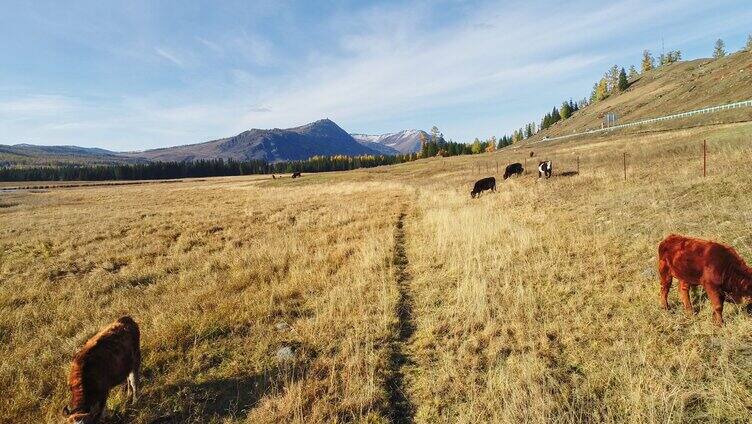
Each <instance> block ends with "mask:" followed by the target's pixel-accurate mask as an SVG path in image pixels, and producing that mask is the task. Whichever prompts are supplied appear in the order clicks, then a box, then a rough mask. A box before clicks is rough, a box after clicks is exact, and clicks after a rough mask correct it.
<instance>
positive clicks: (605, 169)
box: [465, 139, 752, 181]
mask: <svg viewBox="0 0 752 424" xmlns="http://www.w3.org/2000/svg"><path fill="white" fill-rule="evenodd" d="M724 144H726V143H722V144H720V145H714V147H713V150H714V155H713V158H714V161H713V163H711V162H709V159H710V158H711V156H710V154H711V150H710V147H711V145H710V144H709V143H708V142H707V140H704V139H700V140H697V141H696V142H692V143H688V144H684V145H682V146H681V147H680V148H679V150H677V149H675V148H674V149H667V150H666V151H665V152H663V153H660V152H656V151H644V150H643V149H640V148H630V147H627V148H621V149H616V150H613V151H603V152H597V153H580V152H542V153H540V154H539V152H533V150H529V151H520V152H517V153H515V154H512V155H509V156H506V157H505V158H503V159H495V158H494V159H490V160H488V159H486V160H477V161H473V162H471V163H469V164H468V165H466V166H467V167H466V168H465V170H466V172H467V171H469V174H470V175H472V176H473V177H477V178H481V177H488V176H495V177H496V178H500V177H501V176H502V175H503V174H504V172H505V170H506V168H507V166H509V165H513V164H520V165H522V167H523V169H524V170H523V172H522V174H523V175H531V174H532V175H533V176H535V175H537V174H538V165H539V163H540V162H544V161H551V162H552V164H553V170H554V172H553V176H554V177H557V176H565V177H568V176H575V175H586V176H588V175H589V176H606V177H608V178H614V179H619V180H622V179H623V180H624V181H627V180H633V179H638V180H642V179H649V178H651V176H652V175H653V174H654V173H655V171H656V168H655V167H656V165H655V161H654V159H655V155H656V154H661V161H662V163H661V167H662V168H663V170H662V171H661V172H666V171H665V169H682V170H691V169H695V171H690V172H689V174H690V175H691V174H694V173H695V172H696V174H695V175H697V176H702V177H706V176H707V175H708V174H710V171H711V169H710V167H711V165H712V166H713V167H714V168H716V169H718V170H720V171H721V172H722V171H723V170H724V169H726V168H729V166H730V165H731V164H730V163H729V159H728V156H729V155H730V152H729V151H728V146H724ZM737 147H739V146H737ZM749 148H752V144H750V145H749V146H746V147H744V148H743V150H746V149H749ZM716 172H719V171H716Z"/></svg>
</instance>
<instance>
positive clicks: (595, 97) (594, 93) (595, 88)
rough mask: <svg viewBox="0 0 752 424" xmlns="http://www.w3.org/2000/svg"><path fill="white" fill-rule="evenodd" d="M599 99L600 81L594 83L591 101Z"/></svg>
mask: <svg viewBox="0 0 752 424" xmlns="http://www.w3.org/2000/svg"><path fill="white" fill-rule="evenodd" d="M597 101H598V83H597V82H596V83H595V84H593V91H591V92H590V103H595V102H597Z"/></svg>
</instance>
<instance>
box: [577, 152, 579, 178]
mask: <svg viewBox="0 0 752 424" xmlns="http://www.w3.org/2000/svg"><path fill="white" fill-rule="evenodd" d="M579 173H580V157H579V156H577V174H578V175H579Z"/></svg>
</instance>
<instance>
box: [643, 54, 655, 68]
mask: <svg viewBox="0 0 752 424" xmlns="http://www.w3.org/2000/svg"><path fill="white" fill-rule="evenodd" d="M653 69H655V59H653V55H652V54H650V50H643V51H642V72H648V71H652V70H653Z"/></svg>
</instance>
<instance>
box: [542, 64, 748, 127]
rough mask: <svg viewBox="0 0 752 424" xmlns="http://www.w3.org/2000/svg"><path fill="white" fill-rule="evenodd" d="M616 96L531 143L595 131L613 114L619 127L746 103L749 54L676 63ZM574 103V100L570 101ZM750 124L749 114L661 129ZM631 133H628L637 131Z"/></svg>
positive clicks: (698, 119)
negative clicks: (639, 121) (734, 123)
mask: <svg viewBox="0 0 752 424" xmlns="http://www.w3.org/2000/svg"><path fill="white" fill-rule="evenodd" d="M630 82H631V84H630V87H629V89H628V90H627V91H626V92H624V93H621V94H618V95H614V96H611V97H609V98H607V99H606V100H603V101H601V102H597V103H595V104H592V105H590V106H588V107H586V108H584V109H582V110H580V111H579V112H577V113H576V114H575V115H573V116H572V117H571V118H570V119H567V120H564V121H560V122H558V123H556V124H555V125H553V126H552V127H551V128H549V129H548V130H546V131H543V132H541V133H539V134H538V135H537V136H536V137H535V138H534V140H539V139H540V138H542V137H544V136H551V137H555V136H559V135H566V134H572V133H576V132H582V131H586V130H589V129H594V128H600V127H601V123H602V122H603V117H604V116H605V115H606V114H607V113H609V112H614V113H616V114H617V115H618V117H619V123H627V122H633V121H638V120H641V119H648V118H655V117H659V116H665V115H670V114H674V113H679V112H686V111H690V110H695V109H702V108H704V107H708V106H716V105H722V104H726V103H733V102H736V101H742V100H750V99H752V51H742V52H738V53H734V54H732V55H729V56H726V57H724V58H721V59H717V60H715V59H697V60H692V61H685V62H676V63H673V64H670V65H666V66H663V67H661V68H659V69H656V70H653V71H650V72H646V73H644V74H642V75H641V76H640V77H639V78H638V79H637V80H635V81H630ZM574 97H577V96H574ZM749 120H752V109H749V108H748V109H743V110H736V111H725V112H722V113H719V114H709V115H699V116H694V117H692V118H691V119H682V120H679V121H674V122H667V123H662V124H661V126H662V127H664V128H680V127H687V126H694V125H697V124H699V123H702V124H709V123H728V122H737V121H749ZM638 130H639V129H638V128H635V129H631V130H630V131H631V132H634V131H638Z"/></svg>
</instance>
